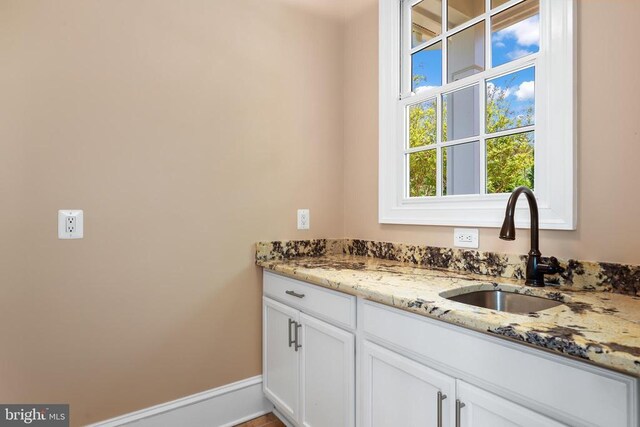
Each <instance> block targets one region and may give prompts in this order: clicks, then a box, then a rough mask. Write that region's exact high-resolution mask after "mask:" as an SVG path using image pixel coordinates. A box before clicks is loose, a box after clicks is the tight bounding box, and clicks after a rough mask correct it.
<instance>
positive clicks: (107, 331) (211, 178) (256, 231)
mask: <svg viewBox="0 0 640 427" xmlns="http://www.w3.org/2000/svg"><path fill="white" fill-rule="evenodd" d="M291 3H292V1H291V0H288V4H287V3H280V2H275V1H274V0H270V1H266V0H215V1H210V0H191V1H187V2H179V3H176V2H175V1H173V0H136V1H129V0H113V1H108V2H107V1H100V0H65V1H64V2H61V1H56V0H32V1H24V0H0V57H1V58H2V60H1V61H0V197H1V199H0V200H2V208H3V209H2V210H0V231H1V233H2V234H1V237H0V242H1V243H0V272H1V274H2V275H1V276H0V277H1V283H0V290H1V294H0V334H1V336H2V346H0V379H1V380H0V402H69V403H71V405H72V416H73V424H74V425H79V424H84V423H88V422H92V421H97V420H100V419H104V418H108V417H111V416H115V415H118V414H122V413H126V412H129V411H132V410H136V409H140V408H143V407H146V406H149V405H153V404H156V403H160V402H165V401H168V400H171V399H175V398H178V397H182V396H185V395H189V394H192V393H195V392H198V391H201V390H206V389H209V388H212V387H216V386H219V385H222V384H226V383H229V382H231V381H235V380H239V379H242V378H246V377H249V376H252V375H256V374H259V373H260V370H261V367H260V348H261V347H260V323H261V322H260V279H259V271H258V269H257V268H256V267H255V266H254V264H253V243H254V242H255V241H257V240H262V239H287V238H308V237H321V236H322V237H340V236H348V237H360V238H368V239H382V240H391V241H404V242H415V243H426V244H432V245H442V246H450V243H451V234H452V230H451V228H446V227H415V226H387V225H379V224H378V222H377V187H378V185H377V146H378V137H377V7H376V5H375V2H374V1H373V0H370V4H369V6H366V5H365V6H364V7H365V8H364V10H362V11H360V12H358V13H357V14H356V15H355V16H351V17H349V18H348V19H347V21H346V23H339V22H338V21H337V20H335V19H334V20H331V19H329V18H328V16H329V15H328V14H326V13H323V14H315V12H313V13H312V12H308V11H307V12H305V11H303V10H302V9H296V8H295V7H294V6H292V5H291ZM362 3H363V2H362V1H360V2H359V5H360V4H362ZM178 4H179V6H178ZM335 4H337V5H339V3H338V2H336V3H335ZM338 7H339V6H338ZM359 7H360V6H359ZM609 8H613V11H611V10H609ZM358 10H360V9H358ZM579 15H580V37H579V40H580V48H579V54H580V79H579V95H580V100H581V102H580V110H579V122H580V126H579V131H580V154H579V162H580V209H579V214H580V219H579V221H580V224H579V229H578V231H574V232H544V233H543V236H542V249H543V251H544V252H545V253H547V254H555V255H558V256H563V257H578V258H583V259H600V260H611V261H620V262H632V263H639V262H640V258H639V255H638V254H639V253H640V245H639V243H638V242H636V241H634V239H636V238H637V236H639V235H640V233H639V231H640V230H639V228H638V223H637V221H636V220H637V218H638V217H640V203H639V199H640V198H639V197H638V196H637V195H636V194H634V192H633V187H632V186H633V185H634V184H635V183H636V182H637V179H636V178H635V172H636V171H637V166H636V163H637V159H638V158H640V141H639V136H638V125H637V123H638V120H637V115H638V112H639V111H640V104H639V103H640V97H638V93H640V88H639V86H638V84H639V83H638V82H639V80H638V79H637V78H636V77H635V74H636V71H637V69H638V68H639V65H640V64H639V63H638V59H637V58H634V57H633V55H631V54H630V52H631V50H630V49H631V48H630V46H631V44H630V43H631V41H633V40H635V39H636V38H637V37H636V34H635V32H634V28H635V26H636V21H637V18H638V16H639V15H640V10H639V6H638V4H637V2H633V1H632V0H628V1H626V2H624V1H619V2H615V3H614V2H606V1H604V0H597V1H596V0H590V1H585V2H581V4H580V13H579ZM603 35H608V39H605V38H604V37H603ZM620 41H626V42H620ZM625 193H628V194H629V195H628V196H626V197H625ZM612 206H615V207H616V208H615V209H614V208H612ZM299 207H308V208H310V209H311V224H312V230H311V231H309V232H300V231H297V230H296V229H295V209H296V208H299ZM61 208H79V209H84V210H85V221H86V237H85V239H83V240H78V241H60V240H57V238H56V211H57V210H58V209H61ZM496 232H497V230H495V229H484V230H482V234H481V241H482V248H483V249H493V250H504V251H510V252H518V251H519V252H524V251H525V250H526V246H527V244H528V238H527V237H526V236H525V235H524V234H523V236H522V237H521V238H519V239H518V241H516V242H514V243H512V244H507V243H504V242H501V241H500V240H498V239H497V238H496V237H495V236H496Z"/></svg>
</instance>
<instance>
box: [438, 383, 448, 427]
mask: <svg viewBox="0 0 640 427" xmlns="http://www.w3.org/2000/svg"><path fill="white" fill-rule="evenodd" d="M446 398H447V395H446V394H442V392H441V391H439V392H438V427H442V401H443V400H445V399H446Z"/></svg>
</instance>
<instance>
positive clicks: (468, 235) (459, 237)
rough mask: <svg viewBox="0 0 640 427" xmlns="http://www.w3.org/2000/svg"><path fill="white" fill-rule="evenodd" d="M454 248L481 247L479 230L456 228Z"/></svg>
mask: <svg viewBox="0 0 640 427" xmlns="http://www.w3.org/2000/svg"><path fill="white" fill-rule="evenodd" d="M453 246H457V247H459V248H475V249H477V248H478V246H479V237H478V229H477V228H456V229H454V230H453Z"/></svg>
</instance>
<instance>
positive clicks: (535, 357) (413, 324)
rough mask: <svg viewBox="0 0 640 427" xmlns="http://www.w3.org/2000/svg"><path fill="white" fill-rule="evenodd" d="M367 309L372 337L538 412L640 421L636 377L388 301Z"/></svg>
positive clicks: (572, 421)
mask: <svg viewBox="0 0 640 427" xmlns="http://www.w3.org/2000/svg"><path fill="white" fill-rule="evenodd" d="M360 309H361V310H362V320H361V321H362V325H361V327H362V328H363V330H364V332H365V333H366V335H367V338H368V339H373V340H376V341H378V342H380V343H382V344H386V345H389V346H390V347H392V348H394V347H397V348H398V351H401V352H403V353H407V352H408V353H409V354H410V355H413V357H415V358H417V359H418V360H422V361H424V362H425V363H426V364H427V365H429V366H432V367H435V368H436V369H440V370H442V371H444V372H451V373H452V374H453V375H454V376H456V377H457V378H461V379H464V380H466V381H469V382H473V383H475V384H477V385H479V386H481V387H482V388H484V389H487V390H489V391H491V392H494V393H496V394H498V395H501V396H503V397H506V398H507V399H509V400H512V401H515V402H516V403H519V404H521V405H523V406H526V407H529V408H531V409H533V410H534V411H536V412H539V413H543V414H546V415H548V416H550V417H552V418H556V419H558V420H560V421H562V422H564V423H566V424H568V425H572V426H606V427H614V426H617V427H632V426H633V427H636V426H637V424H636V422H637V411H638V408H637V405H638V382H637V381H636V380H635V379H633V378H631V377H628V376H626V375H622V374H617V373H615V372H611V371H607V370H604V369H601V368H597V367H593V366H591V365H588V364H585V363H581V362H577V361H574V360H570V359H567V358H564V357H562V356H554V355H552V354H551V353H548V352H545V351H541V350H538V349H533V348H529V347H527V346H524V345H521V344H517V343H512V342H508V341H505V340H502V339H499V338H496V337H491V336H488V335H484V334H480V333H478V332H474V331H469V330H466V329H463V328H461V327H457V326H453V325H449V324H446V323H444V322H440V321H437V320H433V319H428V318H425V317H423V316H419V315H416V314H412V313H406V312H403V311H401V310H398V309H394V308H390V307H386V306H383V305H380V304H375V303H371V302H364V303H363V304H362V305H361V308H360ZM403 349H404V351H403Z"/></svg>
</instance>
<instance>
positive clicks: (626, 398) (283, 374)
mask: <svg viewBox="0 0 640 427" xmlns="http://www.w3.org/2000/svg"><path fill="white" fill-rule="evenodd" d="M264 295H265V297H264V305H263V307H264V308H263V311H264V314H263V316H264V319H263V322H264V324H263V383H264V384H263V387H264V392H265V395H266V396H267V398H268V399H269V400H270V401H271V402H272V403H273V404H274V405H275V406H276V409H277V410H278V411H279V412H280V413H282V414H283V415H284V416H285V417H286V418H288V420H289V421H290V422H291V423H292V424H293V425H295V426H297V427H353V426H354V425H355V420H356V396H355V393H356V391H355V390H356V388H357V390H358V398H357V402H358V404H357V408H358V411H357V419H358V427H413V426H416V427H418V426H420V427H423V426H432V427H507V426H521V427H558V426H564V425H566V426H576V427H578V426H580V427H582V426H589V427H637V426H638V425H639V424H638V418H639V417H638V411H639V406H640V398H639V396H640V381H638V379H637V378H631V377H629V376H627V375H622V374H618V373H615V372H612V371H609V370H605V369H601V368H598V367H594V366H590V365H586V364H584V363H580V362H577V361H574V360H570V359H567V358H561V357H558V356H555V355H552V354H550V353H547V352H542V351H539V350H537V349H533V348H530V347H525V346H523V345H521V344H517V343H513V342H509V341H505V340H503V339H499V338H495V337H491V336H487V335H484V334H480V333H477V332H474V331H469V330H466V329H463V328H460V327H457V326H454V325H450V324H447V323H444V322H440V321H437V320H434V319H430V318H427V317H424V316H419V315H416V314H413V313H408V312H406V311H402V310H398V309H396V308H392V307H388V306H384V305H381V304H377V303H374V302H371V301H364V300H358V301H356V298H355V297H354V296H352V295H347V294H344V293H340V292H335V291H332V290H328V289H325V288H322V287H318V286H314V285H310V284H308V283H304V282H301V281H299V280H294V279H290V278H286V277H283V276H279V275H276V274H273V273H269V272H265V274H264ZM356 312H357V316H356ZM356 336H358V346H357V349H356V345H355V341H356V340H355V337H356ZM356 351H357V354H356ZM356 360H357V368H358V370H357V372H358V374H357V378H356V375H355V371H356ZM356 385H357V387H356ZM543 414H544V415H543Z"/></svg>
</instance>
